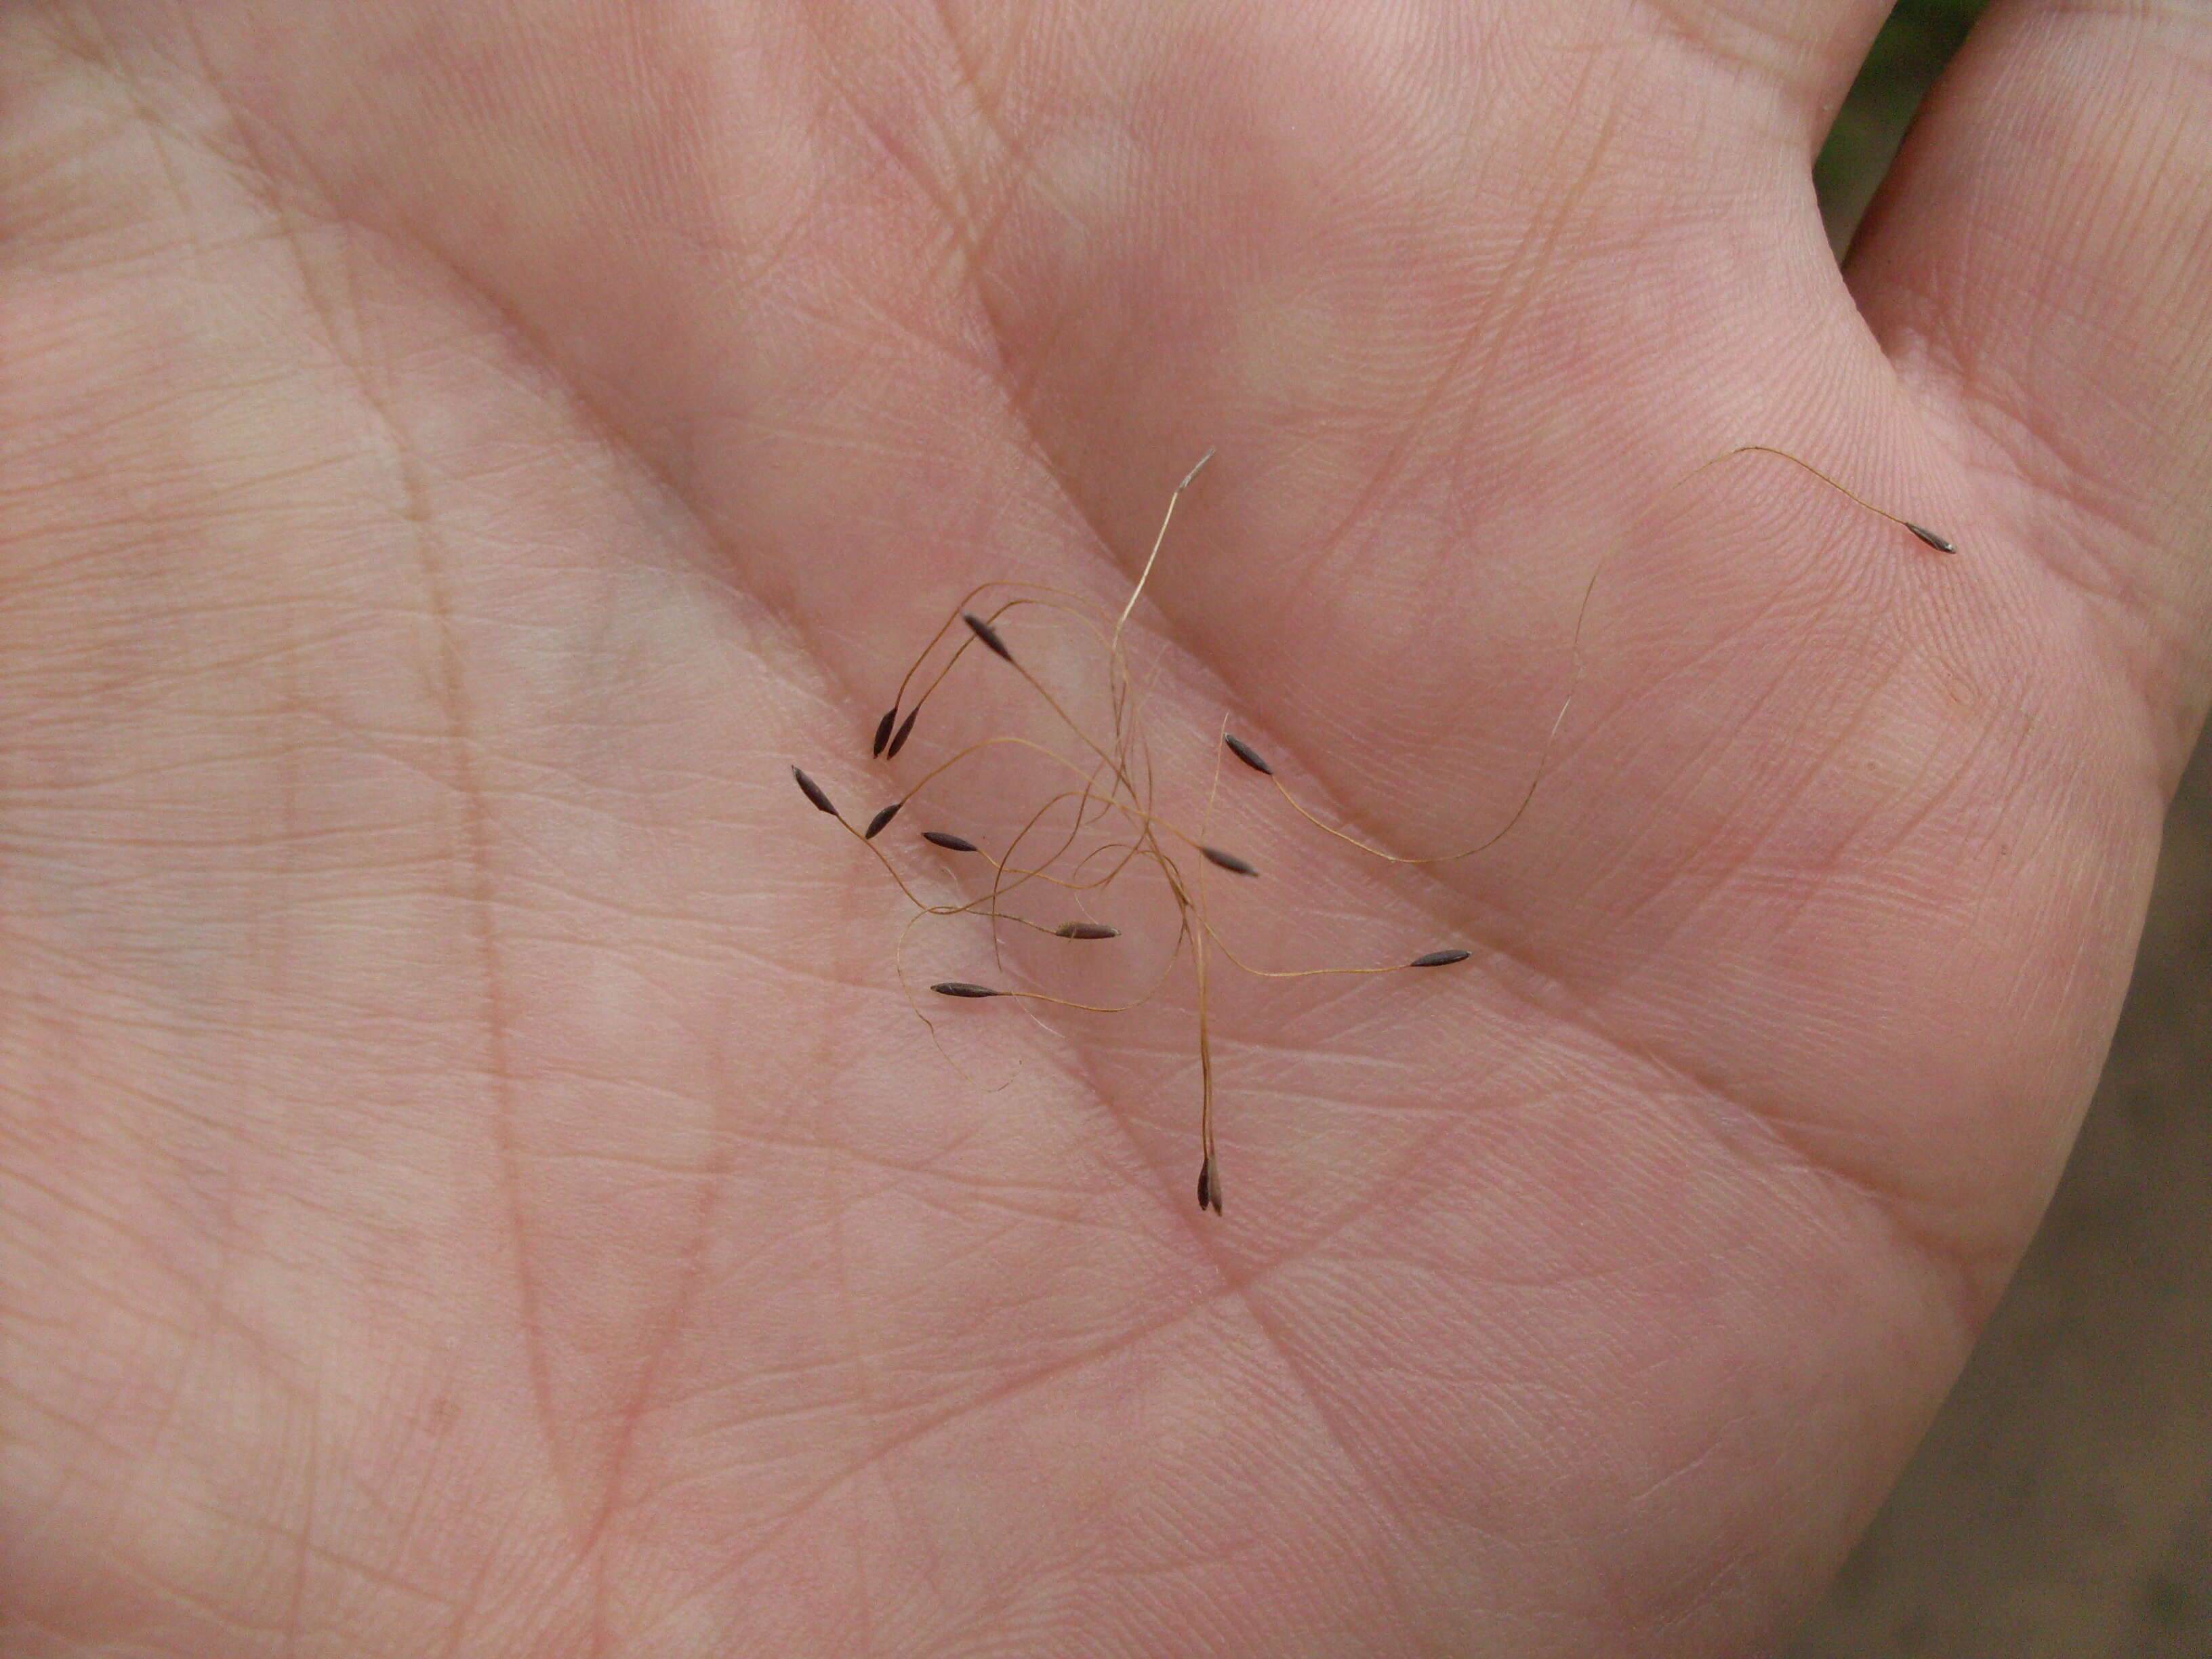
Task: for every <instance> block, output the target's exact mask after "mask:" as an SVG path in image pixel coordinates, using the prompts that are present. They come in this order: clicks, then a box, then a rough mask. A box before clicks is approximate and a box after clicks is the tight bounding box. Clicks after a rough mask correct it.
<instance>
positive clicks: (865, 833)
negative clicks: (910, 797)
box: [860, 800, 906, 841]
mask: <svg viewBox="0 0 2212 1659" xmlns="http://www.w3.org/2000/svg"><path fill="white" fill-rule="evenodd" d="M903 805H906V803H905V802H904V801H902V800H895V801H893V802H892V803H891V804H890V805H889V806H886V807H885V808H884V810H883V811H880V812H878V813H877V814H876V815H875V817H872V818H870V819H869V820H868V827H867V828H866V829H863V830H861V831H860V839H861V840H862V841H873V840H874V839H875V838H876V837H877V836H880V835H881V834H883V832H884V825H885V824H887V823H890V821H891V820H892V819H893V818H895V817H897V816H898V810H899V808H900V807H902V806H903Z"/></svg>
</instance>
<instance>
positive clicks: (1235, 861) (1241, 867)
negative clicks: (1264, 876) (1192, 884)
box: [1198, 847, 1260, 876]
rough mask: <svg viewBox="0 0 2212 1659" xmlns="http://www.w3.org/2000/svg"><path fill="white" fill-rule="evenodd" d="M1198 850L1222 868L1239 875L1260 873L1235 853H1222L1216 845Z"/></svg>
mask: <svg viewBox="0 0 2212 1659" xmlns="http://www.w3.org/2000/svg"><path fill="white" fill-rule="evenodd" d="M1198 850H1199V851H1200V852H1201V853H1203V854H1206V857H1208V858H1210V859H1212V860H1213V861H1214V862H1215V863H1216V864H1218V865H1219V866H1221V867H1222V868H1223V869H1225V870H1231V871H1234V872H1236V873H1237V874H1238V875H1240V876H1256V875H1258V874H1259V873H1260V872H1258V871H1257V870H1255V869H1254V868H1253V867H1252V866H1250V865H1249V864H1247V863H1245V862H1244V860H1243V859H1240V858H1238V857H1237V854H1234V853H1225V852H1223V851H1222V850H1221V849H1220V848H1218V847H1201V848H1199V849H1198Z"/></svg>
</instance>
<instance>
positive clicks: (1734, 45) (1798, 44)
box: [1657, 0, 1892, 155]
mask: <svg viewBox="0 0 2212 1659" xmlns="http://www.w3.org/2000/svg"><path fill="white" fill-rule="evenodd" d="M1891 3H1892V0H1824V3H1820V4H1815V5H1787V6H1776V5H1771V4H1766V3H1761V0H1752V3H1746V0H1675V3H1672V4H1667V5H1662V6H1660V7H1658V8H1657V9H1658V10H1660V11H1661V12H1662V13H1663V14H1664V15H1666V16H1667V19H1668V21H1669V22H1670V23H1671V24H1672V25H1673V26H1674V30H1675V31H1676V33H1677V35H1678V38H1680V39H1682V40H1686V41H1687V42H1688V43H1689V44H1690V45H1691V46H1692V48H1693V49H1694V50H1695V51H1696V52H1698V53H1699V55H1700V56H1702V57H1703V58H1705V59H1706V60H1707V61H1708V62H1709V63H1710V64H1711V65H1713V66H1714V67H1716V68H1717V69H1718V70H1721V71H1722V72H1723V73H1724V74H1726V75H1728V76H1729V77H1730V78H1732V79H1734V80H1736V81H1737V82H1740V83H1741V82H1743V81H1745V80H1746V79H1747V78H1748V80H1749V81H1750V82H1752V83H1753V84H1754V85H1757V84H1760V83H1763V84H1764V85H1765V87H1767V88H1771V94H1770V95H1771V96H1772V97H1773V98H1774V99H1775V100H1776V102H1777V106H1778V118H1779V119H1780V121H1781V122H1782V124H1783V125H1784V129H1785V130H1786V131H1790V132H1791V133H1792V134H1793V135H1794V136H1795V137H1796V140H1797V141H1798V142H1800V143H1802V144H1803V145H1804V147H1805V149H1806V152H1807V153H1808V155H1809V154H1810V153H1811V152H1812V150H1813V149H1815V148H1817V147H1818V145H1819V143H1820V138H1821V137H1822V136H1823V135H1824V134H1825V133H1826V131H1827V130H1828V127H1829V125H1830V124H1831V123H1832V122H1833V121H1834V119H1835V117H1836V112H1837V110H1838V108H1839V107H1840V106H1842V104H1843V101H1844V94H1845V93H1847V92H1849V91H1850V86H1851V82H1852V80H1853V78H1854V77H1856V76H1857V74H1858V72H1859V69H1860V67H1861V65H1862V64H1864V63H1865V61H1866V56H1867V49H1868V47H1869V45H1870V44H1871V43H1872V42H1873V40H1874V37H1875V32H1876V31H1877V30H1878V29H1880V28H1881V22H1882V19H1883V18H1884V17H1885V16H1887V15H1888V12H1889V9H1890V5H1891Z"/></svg>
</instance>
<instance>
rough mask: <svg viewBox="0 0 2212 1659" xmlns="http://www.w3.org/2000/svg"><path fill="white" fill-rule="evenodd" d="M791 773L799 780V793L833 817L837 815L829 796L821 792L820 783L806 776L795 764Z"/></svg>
mask: <svg viewBox="0 0 2212 1659" xmlns="http://www.w3.org/2000/svg"><path fill="white" fill-rule="evenodd" d="M791 775H792V776H793V777H794V778H797V779H798V780H799V793H800V794H802V795H804V796H805V797H806V799H809V800H811V801H812V802H813V803H814V804H815V805H817V806H818V807H820V808H821V809H822V810H823V811H825V812H827V813H828V814H829V816H830V817H833V818H834V817H836V816H837V809H836V807H834V806H832V805H830V804H829V796H827V795H825V794H823V793H822V786H821V785H820V784H818V783H817V782H815V781H814V780H813V779H811V778H810V777H808V776H807V775H806V774H805V773H804V772H802V771H800V770H799V769H798V768H797V767H795V766H794V767H793V768H792V769H791Z"/></svg>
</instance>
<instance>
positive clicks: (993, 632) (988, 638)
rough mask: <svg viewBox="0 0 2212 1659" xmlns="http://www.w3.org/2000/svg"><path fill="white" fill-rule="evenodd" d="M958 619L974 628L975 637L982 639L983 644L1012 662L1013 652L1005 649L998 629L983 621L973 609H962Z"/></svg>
mask: <svg viewBox="0 0 2212 1659" xmlns="http://www.w3.org/2000/svg"><path fill="white" fill-rule="evenodd" d="M960 620H961V621H962V622H964V623H967V624H968V626H969V627H970V628H972V629H975V637H976V638H977V639H979V640H981V641H983V643H984V644H986V645H987V646H989V647H991V649H992V650H994V651H995V652H997V653H999V654H1000V656H1002V657H1004V658H1005V659H1006V660H1007V661H1008V662H1012V660H1013V659H1014V653H1012V652H1011V651H1009V650H1007V649H1006V641H1004V640H1002V639H1000V637H999V630H998V629H995V628H994V627H992V626H991V624H990V623H987V622H985V621H984V620H983V619H982V618H981V617H979V616H977V615H976V614H975V612H974V611H962V612H961V613H960Z"/></svg>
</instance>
